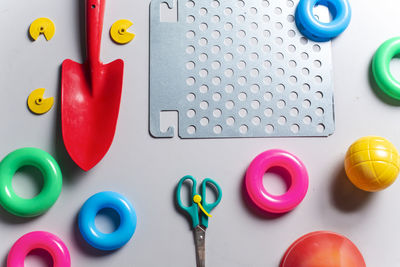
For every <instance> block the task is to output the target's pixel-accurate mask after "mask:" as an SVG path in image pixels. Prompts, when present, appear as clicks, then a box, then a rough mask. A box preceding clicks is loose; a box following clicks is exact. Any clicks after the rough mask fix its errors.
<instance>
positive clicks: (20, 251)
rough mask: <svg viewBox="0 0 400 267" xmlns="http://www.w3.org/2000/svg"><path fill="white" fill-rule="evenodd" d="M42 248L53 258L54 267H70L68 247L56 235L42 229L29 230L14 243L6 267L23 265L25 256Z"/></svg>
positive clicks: (21, 266)
mask: <svg viewBox="0 0 400 267" xmlns="http://www.w3.org/2000/svg"><path fill="white" fill-rule="evenodd" d="M38 248H39V249H44V250H46V251H47V252H49V254H50V255H51V257H52V258H53V265H54V267H70V266H71V258H70V255H69V251H68V248H67V247H66V246H65V244H64V243H63V242H62V240H61V239H60V238H58V237H57V236H55V235H53V234H51V233H48V232H43V231H36V232H30V233H27V234H25V235H23V236H22V237H20V238H19V239H18V240H17V242H15V243H14V245H13V246H12V248H11V250H10V252H9V253H8V257H7V267H23V266H25V265H24V264H25V263H24V262H25V258H26V256H27V255H28V254H29V252H31V251H32V250H34V249H38Z"/></svg>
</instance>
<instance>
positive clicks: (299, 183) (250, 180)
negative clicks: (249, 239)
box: [245, 149, 308, 213]
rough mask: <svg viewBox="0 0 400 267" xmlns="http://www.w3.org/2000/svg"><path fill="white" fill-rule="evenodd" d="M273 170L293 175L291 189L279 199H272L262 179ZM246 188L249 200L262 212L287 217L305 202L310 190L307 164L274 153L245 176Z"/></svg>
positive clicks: (256, 161) (259, 159)
mask: <svg viewBox="0 0 400 267" xmlns="http://www.w3.org/2000/svg"><path fill="white" fill-rule="evenodd" d="M272 167H282V168H284V169H286V170H287V171H288V173H289V175H290V187H289V189H288V191H287V192H286V193H285V194H283V195H280V196H277V195H271V194H270V193H268V192H267V190H266V189H265V187H264V186H263V176H264V173H265V172H267V171H268V170H269V169H270V168H272ZM245 184H246V188H247V192H248V194H249V197H250V199H251V200H252V201H253V202H254V203H255V204H256V205H257V206H258V207H259V208H261V209H263V210H265V211H267V212H271V213H284V212H288V211H290V210H292V209H294V208H295V207H296V206H297V205H299V204H300V202H301V201H302V200H303V198H304V197H305V195H306V193H307V189H308V174H307V170H306V167H305V166H304V164H303V163H302V162H301V161H300V159H298V158H297V157H296V156H294V155H293V154H290V153H289V152H286V151H283V150H279V149H273V150H268V151H265V152H263V153H261V154H260V155H258V156H257V157H256V158H255V159H254V160H253V161H252V162H251V163H250V166H249V168H248V169H247V172H246V178H245Z"/></svg>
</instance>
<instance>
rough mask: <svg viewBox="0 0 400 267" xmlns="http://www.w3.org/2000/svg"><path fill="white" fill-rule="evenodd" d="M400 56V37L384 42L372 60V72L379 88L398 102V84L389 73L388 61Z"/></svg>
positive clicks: (399, 84) (399, 92)
mask: <svg viewBox="0 0 400 267" xmlns="http://www.w3.org/2000/svg"><path fill="white" fill-rule="evenodd" d="M399 54H400V37H395V38H392V39H389V40H387V41H386V42H384V43H383V44H382V45H381V46H380V47H379V48H378V50H377V51H376V53H375V55H374V58H373V60H372V72H373V74H374V77H375V81H376V83H377V85H378V86H379V88H381V89H382V91H383V92H385V93H386V94H387V95H389V96H390V97H393V98H395V99H397V100H400V82H399V81H397V80H396V79H395V78H394V77H393V75H392V73H391V72H390V61H391V60H392V59H393V58H394V57H395V56H396V55H399Z"/></svg>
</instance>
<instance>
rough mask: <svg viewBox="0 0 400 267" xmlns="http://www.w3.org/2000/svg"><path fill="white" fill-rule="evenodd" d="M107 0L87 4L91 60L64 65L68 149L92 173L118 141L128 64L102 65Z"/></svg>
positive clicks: (63, 117)
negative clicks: (121, 104)
mask: <svg viewBox="0 0 400 267" xmlns="http://www.w3.org/2000/svg"><path fill="white" fill-rule="evenodd" d="M104 7H105V0H86V42H87V60H86V61H85V63H83V64H79V63H77V62H74V61H72V60H69V59H67V60H65V61H64V62H63V64H62V81H61V121H62V134H63V139H64V144H65V147H66V149H67V151H68V153H69V155H70V156H71V158H72V159H73V160H74V161H75V163H76V164H78V165H79V167H81V168H82V169H83V170H85V171H88V170H90V169H91V168H92V167H93V166H95V165H96V164H97V163H98V162H99V161H100V160H101V159H102V158H103V157H104V155H105V154H106V153H107V151H108V149H109V147H110V146H111V143H112V140H113V138H114V133H115V127H116V124H117V119H118V113H119V104H120V100H121V91H122V78H123V70H124V62H123V61H122V60H121V59H118V60H115V61H113V62H111V63H109V64H103V63H102V62H100V44H101V32H102V28H103V17H104Z"/></svg>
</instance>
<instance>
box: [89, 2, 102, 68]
mask: <svg viewBox="0 0 400 267" xmlns="http://www.w3.org/2000/svg"><path fill="white" fill-rule="evenodd" d="M105 5H106V0H86V49H87V53H86V55H87V60H88V62H89V64H90V65H91V66H94V65H96V64H99V63H100V45H101V34H102V30H103V19H104V9H105Z"/></svg>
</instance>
